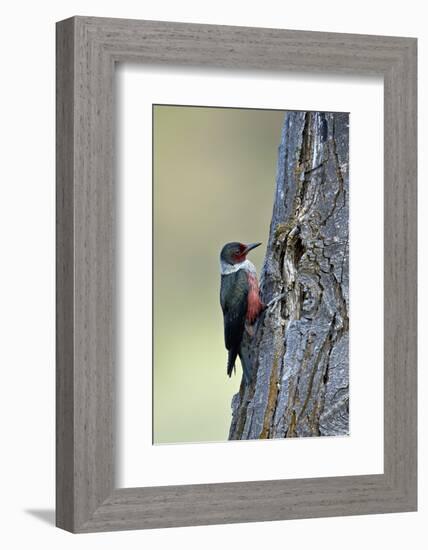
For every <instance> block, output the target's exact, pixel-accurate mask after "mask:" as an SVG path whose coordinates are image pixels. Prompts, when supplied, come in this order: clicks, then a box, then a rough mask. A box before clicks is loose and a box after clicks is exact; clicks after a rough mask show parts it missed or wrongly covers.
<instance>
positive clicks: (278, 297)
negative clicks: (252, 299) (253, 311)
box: [265, 292, 286, 309]
mask: <svg viewBox="0 0 428 550" xmlns="http://www.w3.org/2000/svg"><path fill="white" fill-rule="evenodd" d="M285 296H286V293H285V292H283V293H282V294H278V296H275V297H274V298H272V300H271V301H270V302H268V303H267V304H266V305H265V309H269V308H270V307H272V306H274V305H275V304H276V303H278V302H279V301H280V300H282V298H285Z"/></svg>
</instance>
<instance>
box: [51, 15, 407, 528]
mask: <svg viewBox="0 0 428 550" xmlns="http://www.w3.org/2000/svg"><path fill="white" fill-rule="evenodd" d="M124 61H126V62H138V63H142V64H152V63H163V64H170V65H188V66H189V65H192V66H200V65H208V66H210V67H220V68H229V69H236V70H238V69H246V70H254V71H257V70H270V71H289V70H298V71H334V72H338V73H351V74H355V73H357V74H376V75H382V76H383V78H384V93H385V127H384V139H385V158H384V160H385V169H384V170H385V173H384V182H385V198H384V200H385V207H384V220H385V244H384V250H385V313H384V334H385V349H384V374H385V384H384V388H385V390H384V406H385V411H384V412H385V422H384V453H385V458H384V473H383V474H382V475H380V474H379V475H361V476H360V475H359V476H349V477H333V478H316V479H297V480H275V481H252V482H246V483H218V484H209V485H191V486H189V485H183V486H174V487H172V486H167V487H151V488H144V487H141V488H129V489H117V488H115V486H114V457H115V447H114V441H115V433H114V393H115V391H114V390H115V388H114V362H115V349H114V342H115V327H114V319H115V314H114V313H115V308H114V295H115V294H114V289H115V265H114V252H115V230H114V228H115V190H114V179H113V175H114V170H113V158H114V129H113V102H114V94H113V92H114V86H113V81H114V67H115V63H116V62H124ZM56 389H57V447H56V453H57V456H56V459H57V478H56V479H57V525H58V526H59V527H62V528H64V529H67V530H69V531H72V532H91V531H106V530H117V529H140V528H155V527H172V526H183V525H203V524H215V523H235V522H249V521H264V520H282V519H289V518H309V517H319V516H339V515H351V514H373V513H381V512H404V511H412V510H416V498H417V496H416V495H417V462H416V460H417V452H416V441H417V437H416V39H413V38H398V37H386V36H364V35H354V34H331V33H319V32H302V31H290V30H276V29H259V28H243V27H228V26H217V25H216V26H213V25H195V24H182V23H168V22H154V21H134V20H121V19H102V18H88V17H73V18H71V19H67V20H65V21H61V22H59V23H58V24H57V386H56ZM142 467H144V464H142Z"/></svg>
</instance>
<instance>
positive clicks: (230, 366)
mask: <svg viewBox="0 0 428 550" xmlns="http://www.w3.org/2000/svg"><path fill="white" fill-rule="evenodd" d="M238 351H239V350H238V349H234V348H232V349H230V350H229V355H228V358H227V375H228V376H229V377H231V376H232V371H234V370H236V367H235V361H236V358H237V357H238Z"/></svg>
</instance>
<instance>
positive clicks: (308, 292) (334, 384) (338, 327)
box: [229, 112, 349, 439]
mask: <svg viewBox="0 0 428 550" xmlns="http://www.w3.org/2000/svg"><path fill="white" fill-rule="evenodd" d="M348 121H349V117H348V114H345V113H319V112H289V113H287V114H286V115H285V120H284V126H283V130H282V135H281V144H280V147H279V158H278V170H277V181H276V193H275V199H274V206H273V214H272V221H271V226H270V235H269V242H268V246H267V251H266V256H265V261H264V265H263V269H262V273H261V278H260V288H261V295H262V299H263V302H264V303H265V304H269V302H271V301H272V300H273V303H271V304H270V305H269V307H268V308H267V309H266V310H265V311H264V312H263V314H262V315H261V316H260V317H259V319H258V321H257V322H256V325H255V327H254V328H255V330H254V335H253V336H252V337H250V336H249V335H248V334H245V336H244V341H243V349H244V352H245V354H246V355H247V358H248V361H250V364H251V365H252V369H253V376H252V383H251V385H250V386H248V387H246V386H245V385H244V383H241V388H240V391H239V393H238V394H236V395H235V396H234V397H233V400H232V423H231V427H230V433H229V439H266V438H269V439H270V438H284V437H305V436H321V435H330V436H333V435H346V434H348V433H349V368H348V366H349V365H348V329H349V321H348V307H349V293H348V290H349V254H348V213H349V177H348V149H349V130H348ZM275 298H277V299H276V301H275V300H274V299H275Z"/></svg>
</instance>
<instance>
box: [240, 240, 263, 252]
mask: <svg viewBox="0 0 428 550" xmlns="http://www.w3.org/2000/svg"><path fill="white" fill-rule="evenodd" d="M261 244H262V243H251V244H247V246H246V248H245V252H244V254H248V252H250V250H253V248H257V247H258V246H260V245H261Z"/></svg>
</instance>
